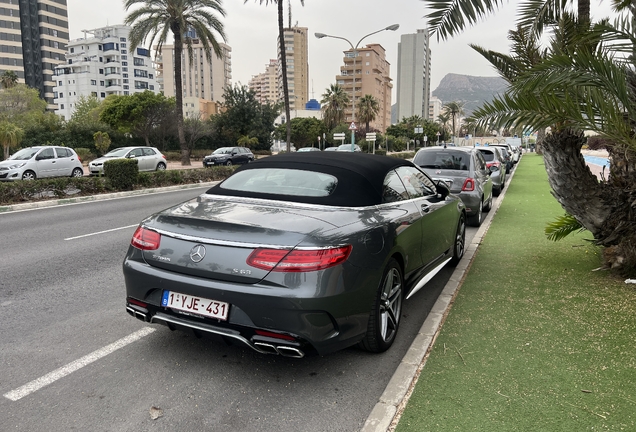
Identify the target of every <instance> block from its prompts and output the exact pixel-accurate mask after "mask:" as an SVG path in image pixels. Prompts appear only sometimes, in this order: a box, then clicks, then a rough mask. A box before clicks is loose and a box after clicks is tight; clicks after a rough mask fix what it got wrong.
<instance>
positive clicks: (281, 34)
mask: <svg viewBox="0 0 636 432" xmlns="http://www.w3.org/2000/svg"><path fill="white" fill-rule="evenodd" d="M248 1H249V0H245V1H244V2H243V4H245V3H247V2H248ZM256 1H258V2H259V3H260V4H261V5H262V4H263V3H265V6H267V5H269V4H270V3H276V6H277V8H278V50H279V52H280V53H286V52H287V51H286V49H285V27H284V25H283V22H284V20H283V0H256ZM300 4H301V5H303V6H304V5H305V2H304V0H300ZM290 8H291V3H290ZM289 17H290V18H289V21H290V22H289V27H290V28H291V25H292V24H291V11H290V12H289ZM280 66H281V72H282V75H283V98H284V99H283V101H284V104H285V106H284V108H285V118H286V119H287V122H286V123H289V120H290V118H291V115H290V113H291V110H290V109H289V84H288V83H287V56H286V55H281V56H280ZM286 131H287V136H286V138H287V140H286V142H287V152H288V153H289V152H291V125H290V124H287V125H286Z"/></svg>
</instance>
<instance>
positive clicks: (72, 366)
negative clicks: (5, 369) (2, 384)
mask: <svg viewBox="0 0 636 432" xmlns="http://www.w3.org/2000/svg"><path fill="white" fill-rule="evenodd" d="M154 331H155V329H154V328H151V327H144V328H143V329H141V330H139V331H136V332H135V333H132V334H130V335H128V336H126V337H125V338H122V339H119V340H118V341H117V342H113V343H112V344H110V345H107V346H105V347H104V348H100V349H98V350H97V351H93V352H92V353H90V354H88V355H86V356H84V357H82V358H81V359H79V360H75V361H74V362H71V363H69V364H67V365H66V366H62V367H61V368H59V369H56V370H54V371H53V372H50V373H48V374H46V375H44V376H43V377H40V378H38V379H36V380H33V381H31V382H30V383H28V384H25V385H23V386H22V387H20V388H17V389H15V390H11V391H10V392H9V393H5V394H4V397H6V398H7V399H10V400H12V401H14V402H15V401H17V400H19V399H22V398H23V397H25V396H28V395H30V394H31V393H34V392H36V391H38V390H40V389H41V388H42V387H44V386H47V385H49V384H51V383H53V382H55V381H57V380H59V379H60V378H64V377H65V376H66V375H70V374H71V373H73V372H75V371H76V370H79V369H81V368H83V367H84V366H86V365H89V364H91V363H93V362H94V361H97V360H99V359H101V358H102V357H106V356H107V355H108V354H111V353H113V352H115V351H117V350H118V349H120V348H123V347H125V346H126V345H129V344H131V343H133V342H136V341H138V340H139V339H141V338H143V337H144V336H148V335H149V334H151V333H152V332H154Z"/></svg>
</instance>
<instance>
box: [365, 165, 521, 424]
mask: <svg viewBox="0 0 636 432" xmlns="http://www.w3.org/2000/svg"><path fill="white" fill-rule="evenodd" d="M515 172H516V168H515V170H513V172H512V173H511V175H510V177H509V178H508V179H507V182H508V185H507V187H506V188H505V189H504V190H503V191H502V193H501V195H499V196H498V197H497V200H496V202H494V203H493V207H492V209H491V210H490V211H489V212H488V215H487V216H486V219H484V222H483V223H482V224H481V226H480V227H479V229H478V230H477V234H475V237H473V240H472V241H471V243H470V244H469V245H468V247H467V248H466V251H465V252H464V257H463V258H462V260H461V261H460V262H459V264H458V265H457V267H455V271H454V272H453V274H452V275H451V277H450V279H449V280H448V282H447V283H446V286H444V289H443V290H442V292H441V293H440V295H439V297H438V298H437V301H436V302H435V304H434V305H433V308H432V309H431V311H430V312H429V314H428V317H426V320H425V321H424V324H422V327H421V328H420V331H419V332H418V334H417V336H416V337H415V339H414V340H413V343H412V344H411V346H410V347H409V349H408V351H407V352H406V354H405V355H404V357H403V358H402V361H401V362H400V365H399V366H398V367H397V369H396V371H395V373H394V374H393V376H392V377H391V380H390V381H389V383H388V384H387V386H386V388H385V389H384V392H383V393H382V395H381V396H380V400H379V401H378V403H376V404H375V406H374V407H373V409H372V410H371V414H369V417H367V420H366V421H365V423H364V426H363V427H362V429H361V430H360V431H361V432H386V431H391V430H394V429H395V427H396V426H397V423H398V421H399V420H400V417H401V415H402V411H403V410H404V408H405V407H406V404H407V402H408V400H409V398H410V397H411V393H412V392H413V389H414V388H415V384H417V380H418V378H419V376H420V373H421V371H422V369H423V368H424V365H425V364H426V359H427V358H428V353H429V351H430V349H431V348H432V346H433V343H435V339H436V338H437V335H438V333H439V331H440V329H441V327H442V324H443V323H444V320H445V319H446V316H447V315H448V312H449V311H450V307H451V305H452V304H453V301H454V300H455V296H456V295H457V292H458V291H459V288H460V286H461V284H462V283H463V281H464V277H465V276H466V273H467V272H468V269H469V268H470V266H471V265H472V263H473V260H474V258H475V255H476V253H477V250H478V248H479V245H480V244H481V242H482V240H483V238H484V236H485V235H486V232H487V231H488V228H490V224H491V222H492V219H493V218H494V217H495V214H496V213H497V211H498V210H499V206H500V205H501V202H502V201H503V198H504V197H505V195H506V191H507V190H508V187H509V185H510V181H511V180H512V179H513V177H514V174H515Z"/></svg>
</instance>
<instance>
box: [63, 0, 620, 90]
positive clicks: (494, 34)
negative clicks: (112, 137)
mask: <svg viewBox="0 0 636 432" xmlns="http://www.w3.org/2000/svg"><path fill="white" fill-rule="evenodd" d="M67 3H68V13H69V27H70V34H71V39H77V38H81V37H83V33H82V30H90V29H95V28H99V27H104V26H106V25H112V24H122V23H123V21H124V17H125V16H126V12H125V10H124V8H123V2H122V1H121V0H67ZM304 3H305V6H304V7H303V6H301V3H300V1H299V0H291V6H292V24H293V25H295V24H296V23H298V26H299V27H307V28H308V29H309V35H310V36H309V92H310V95H312V96H313V97H314V98H316V99H318V100H320V98H321V95H322V94H323V93H324V91H325V89H326V88H327V87H328V86H329V85H330V84H332V83H334V82H335V76H336V75H337V74H338V73H339V71H340V66H341V64H342V58H343V51H345V50H347V49H349V45H348V44H347V43H346V42H345V41H343V40H339V39H331V38H324V39H316V38H315V37H314V33H316V32H319V33H326V34H330V35H335V36H341V37H344V38H346V39H348V40H349V41H351V43H352V44H353V45H355V44H356V43H357V42H358V41H359V40H360V38H362V37H363V36H365V35H367V34H369V33H372V32H374V31H376V30H379V29H382V28H385V27H387V26H389V25H392V24H399V25H400V28H399V29H398V30H397V31H395V32H393V31H384V32H381V33H378V34H376V35H373V36H370V37H368V38H366V39H364V41H362V43H361V44H360V46H364V45H366V44H367V43H379V44H381V45H382V46H383V47H384V49H385V50H386V54H387V60H388V62H389V63H390V64H391V78H393V80H394V81H393V85H394V101H393V102H395V87H396V82H395V79H396V76H397V48H398V43H399V41H400V35H402V34H409V33H415V32H416V31H417V29H423V28H426V21H425V20H424V18H423V17H424V16H425V15H426V14H427V10H426V9H425V7H424V2H422V1H420V0H305V2H304ZM606 3H608V2H606ZM517 4H518V1H515V0H513V1H511V2H510V3H508V4H506V5H505V6H504V7H503V8H501V9H500V11H499V12H498V13H496V14H495V15H493V16H491V17H489V18H488V19H487V20H486V21H484V22H483V23H480V24H478V25H477V26H475V27H473V28H471V29H469V30H468V31H466V32H464V33H463V34H462V35H460V36H457V37H455V38H453V39H451V40H448V41H441V42H439V43H438V42H437V41H436V40H434V41H432V43H431V50H432V70H431V87H432V88H431V91H432V90H435V89H436V88H437V86H438V85H439V82H440V81H441V80H442V78H443V77H444V76H445V75H446V74H448V73H456V74H464V75H473V76H497V73H496V72H495V71H494V70H493V68H492V66H491V65H490V63H488V62H487V61H486V60H484V59H483V57H481V56H480V55H479V54H477V53H476V52H475V51H474V50H472V49H471V48H470V47H469V46H468V44H469V43H476V44H479V45H481V46H483V47H485V48H488V49H494V50H496V51H501V52H508V47H509V42H508V40H507V33H508V30H509V29H511V28H513V27H514V21H515V15H516V6H517ZM287 5H288V3H287V2H285V5H284V7H285V26H287V25H288V19H289V17H288V14H287V10H288V8H287ZM223 7H224V8H225V11H226V17H225V18H223V19H222V21H223V23H224V25H225V32H226V36H227V41H226V43H227V44H228V45H229V46H230V47H231V48H232V83H233V84H236V83H241V84H247V83H248V81H249V80H250V78H251V77H252V76H253V75H256V74H258V73H261V72H264V71H265V65H266V64H267V63H269V59H274V58H276V53H277V50H276V40H277V35H278V29H277V28H278V24H277V9H276V6H275V5H272V4H270V5H269V6H264V5H260V1H259V0H248V2H247V3H244V1H243V0H223ZM598 14H604V15H603V16H606V15H607V14H608V10H607V9H605V11H599V10H598V8H597V9H595V8H594V6H593V7H592V15H593V16H596V15H598Z"/></svg>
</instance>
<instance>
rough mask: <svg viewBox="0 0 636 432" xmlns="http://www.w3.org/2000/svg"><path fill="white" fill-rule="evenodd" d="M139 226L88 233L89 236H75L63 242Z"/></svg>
mask: <svg viewBox="0 0 636 432" xmlns="http://www.w3.org/2000/svg"><path fill="white" fill-rule="evenodd" d="M136 226H139V224H135V225H128V226H125V227H119V228H113V229H109V230H105V231H98V232H94V233H90V234H84V235H81V236H77V237H69V238H65V239H64V240H65V241H66V240H76V239H80V238H84V237H90V236H94V235H99V234H106V233H109V232H113V231H119V230H123V229H128V228H133V227H136Z"/></svg>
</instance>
